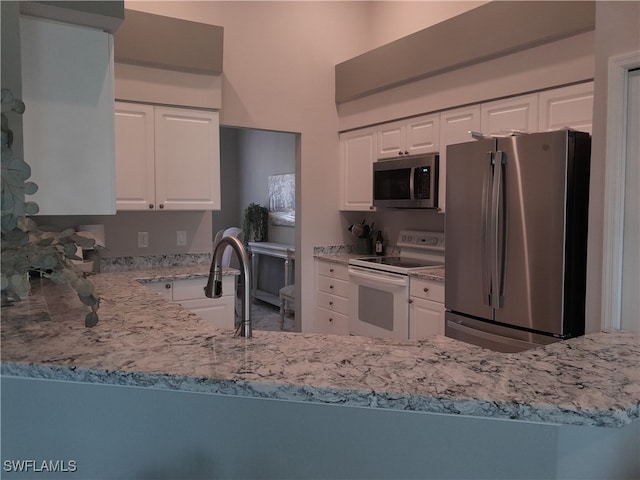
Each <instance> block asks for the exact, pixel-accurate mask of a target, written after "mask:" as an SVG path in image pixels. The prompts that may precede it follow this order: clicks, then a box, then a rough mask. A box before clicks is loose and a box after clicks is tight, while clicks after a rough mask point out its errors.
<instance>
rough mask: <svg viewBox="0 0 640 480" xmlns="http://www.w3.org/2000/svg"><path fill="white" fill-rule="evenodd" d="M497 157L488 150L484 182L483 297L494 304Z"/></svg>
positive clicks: (485, 302) (488, 303)
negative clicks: (493, 202) (493, 200)
mask: <svg viewBox="0 0 640 480" xmlns="http://www.w3.org/2000/svg"><path fill="white" fill-rule="evenodd" d="M494 162H495V159H494V157H493V152H487V168H486V170H485V173H484V180H483V184H482V226H481V228H482V246H481V248H482V299H483V303H484V304H485V305H488V306H492V295H491V293H492V288H491V287H492V285H491V267H490V266H489V265H490V264H491V260H490V259H491V257H492V252H491V245H492V243H491V195H492V185H493V170H494Z"/></svg>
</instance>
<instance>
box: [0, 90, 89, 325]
mask: <svg viewBox="0 0 640 480" xmlns="http://www.w3.org/2000/svg"><path fill="white" fill-rule="evenodd" d="M24 110H25V106H24V103H23V102H22V101H21V100H19V99H16V98H14V96H13V95H12V94H11V92H10V91H9V90H7V89H2V192H1V199H2V216H1V226H2V285H1V287H2V305H3V306H5V305H10V304H11V303H12V301H14V300H19V299H20V296H21V295H25V294H26V293H28V292H29V289H30V285H29V275H28V274H29V271H31V270H39V271H40V272H42V274H43V275H44V276H46V277H48V278H50V279H51V280H53V281H54V282H56V283H66V284H70V285H71V287H73V289H74V290H75V291H76V292H77V294H78V297H79V298H80V301H81V302H82V303H83V304H85V305H87V306H88V307H90V308H91V312H89V313H88V314H87V315H86V317H85V325H86V326H87V327H93V326H95V325H96V324H97V323H98V320H99V319H98V313H97V311H98V308H99V306H100V299H99V297H98V296H97V295H96V294H95V291H94V286H93V283H91V282H90V281H89V280H87V279H86V278H85V275H84V274H82V273H79V272H76V271H74V265H73V263H72V262H71V261H70V260H81V259H80V258H79V257H78V256H76V251H77V247H78V246H80V247H82V248H90V247H93V246H94V244H95V241H94V240H93V239H90V238H86V237H83V236H81V235H79V234H78V233H77V232H75V231H74V230H73V229H66V230H63V231H61V232H56V231H54V230H50V229H46V228H40V227H38V225H37V223H36V222H35V221H34V220H33V219H32V218H30V217H28V215H34V214H36V213H38V211H39V207H38V204H37V203H35V202H32V201H26V200H25V195H33V194H34V193H35V192H36V191H37V190H38V186H37V185H36V184H35V183H34V182H31V181H27V180H28V178H29V177H30V176H31V168H30V167H29V165H28V164H27V163H26V162H25V161H24V160H23V159H20V158H17V157H14V156H13V154H12V151H11V145H12V143H13V132H12V131H11V129H10V128H9V120H8V118H7V116H6V115H5V111H6V112H8V111H12V112H15V113H17V114H22V113H23V112H24Z"/></svg>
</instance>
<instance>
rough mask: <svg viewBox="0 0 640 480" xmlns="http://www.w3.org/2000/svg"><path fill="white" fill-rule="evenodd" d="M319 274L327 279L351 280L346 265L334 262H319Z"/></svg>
mask: <svg viewBox="0 0 640 480" xmlns="http://www.w3.org/2000/svg"><path fill="white" fill-rule="evenodd" d="M318 273H319V274H320V275H323V276H325V277H331V278H338V279H340V280H345V281H348V280H349V271H348V269H347V267H346V266H345V265H338V264H336V263H333V262H324V261H321V260H320V261H318Z"/></svg>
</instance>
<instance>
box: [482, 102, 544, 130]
mask: <svg viewBox="0 0 640 480" xmlns="http://www.w3.org/2000/svg"><path fill="white" fill-rule="evenodd" d="M481 125H482V133H484V134H487V135H499V134H504V133H508V132H511V131H512V130H521V131H524V132H536V131H538V95H536V94H533V95H520V96H518V97H512V98H507V99H504V100H497V101H495V102H487V103H483V104H482V105H481Z"/></svg>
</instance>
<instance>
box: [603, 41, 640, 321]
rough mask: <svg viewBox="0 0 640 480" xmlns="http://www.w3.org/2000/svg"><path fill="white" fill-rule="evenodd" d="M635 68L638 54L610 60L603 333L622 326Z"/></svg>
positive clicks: (639, 60) (604, 225)
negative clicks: (627, 170)
mask: <svg viewBox="0 0 640 480" xmlns="http://www.w3.org/2000/svg"><path fill="white" fill-rule="evenodd" d="M638 67H640V51H635V52H629V53H626V54H622V55H616V56H613V57H611V58H610V59H609V69H608V70H609V71H608V91H607V145H606V168H605V191H604V224H603V228H604V235H603V254H602V309H601V314H602V317H601V318H602V328H603V329H620V326H621V323H620V316H621V311H622V255H623V231H624V199H625V168H626V160H627V152H626V144H627V134H626V132H627V128H626V125H627V104H628V101H627V91H628V78H629V71H630V70H633V69H635V68H638Z"/></svg>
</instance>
